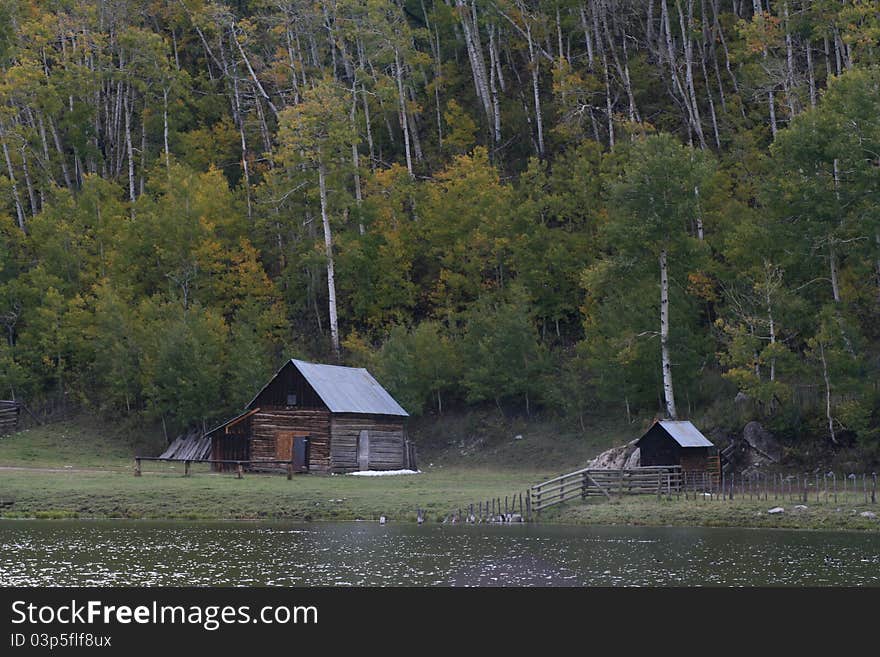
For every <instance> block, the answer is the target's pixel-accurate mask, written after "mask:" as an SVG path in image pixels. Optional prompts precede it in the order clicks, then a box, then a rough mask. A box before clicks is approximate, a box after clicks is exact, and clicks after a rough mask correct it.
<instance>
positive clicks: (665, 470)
mask: <svg viewBox="0 0 880 657" xmlns="http://www.w3.org/2000/svg"><path fill="white" fill-rule="evenodd" d="M686 481H688V480H687V479H686V476H685V473H683V472H682V469H681V466H678V465H673V466H653V467H644V468H629V469H621V470H597V469H591V468H584V469H583V470H576V471H575V472H570V473H568V474H564V475H560V476H559V477H555V478H553V479H549V480H547V481H544V482H542V483H540V484H535V485H534V486H532V487H531V488H530V489H529V497H530V502H531V509H532V511H534V512H539V511H541V510H543V509H546V508H548V507H551V506H553V505H555V504H559V503H561V502H566V501H568V500H573V499H584V500H585V499H587V498H588V497H590V496H599V497H605V498H607V499H609V500H610V499H612V495H644V494H657V495H660V494H662V493H663V492H666V493H667V494H672V493H673V492H675V493H678V492H680V491H681V490H682V488H684V487H685V483H686ZM691 484H692V482H691Z"/></svg>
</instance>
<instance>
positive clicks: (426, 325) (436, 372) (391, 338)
mask: <svg viewBox="0 0 880 657" xmlns="http://www.w3.org/2000/svg"><path fill="white" fill-rule="evenodd" d="M458 350H459V345H457V344H456V343H455V342H453V341H452V340H451V339H450V338H449V337H448V336H447V335H445V332H444V330H443V327H442V326H441V325H440V324H439V323H438V322H430V321H428V322H422V323H421V324H419V325H418V326H417V327H416V328H415V329H413V330H412V331H407V330H406V329H404V328H403V327H400V326H396V327H394V328H393V329H391V331H390V332H389V334H388V339H387V340H386V341H385V343H384V344H383V345H382V350H381V351H380V352H379V354H378V357H377V363H376V370H377V376H378V377H379V379H380V380H381V381H382V383H383V385H386V386H387V387H388V390H389V391H391V394H392V395H393V396H394V398H395V399H397V400H398V402H399V403H400V404H401V405H402V406H403V407H404V408H405V409H406V410H407V412H409V414H410V415H416V416H417V415H421V414H423V413H424V412H425V411H426V410H428V409H431V410H433V411H435V412H437V413H438V414H442V413H443V404H444V398H447V397H448V396H449V395H450V394H452V395H454V394H455V392H456V390H457V388H458V385H459V381H460V377H461V370H462V363H461V360H460V357H459V351H458Z"/></svg>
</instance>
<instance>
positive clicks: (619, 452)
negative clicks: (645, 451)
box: [585, 440, 639, 470]
mask: <svg viewBox="0 0 880 657" xmlns="http://www.w3.org/2000/svg"><path fill="white" fill-rule="evenodd" d="M638 451H639V450H638V448H637V447H636V441H635V440H633V441H630V442H628V443H627V444H626V445H620V446H618V447H612V448H611V449H607V450H605V451H604V452H602V453H601V454H599V456H597V457H596V458H594V459H593V460H592V461H590V462H589V463H587V465H586V466H585V467H587V468H589V469H591V470H620V469H621V468H628V467H636V466H632V465H628V464H629V463H630V460H631V458H632V457H633V454H634V453H635V454H638Z"/></svg>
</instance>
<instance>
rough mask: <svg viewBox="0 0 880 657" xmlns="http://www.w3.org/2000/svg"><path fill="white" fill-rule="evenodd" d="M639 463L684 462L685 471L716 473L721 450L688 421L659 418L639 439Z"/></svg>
mask: <svg viewBox="0 0 880 657" xmlns="http://www.w3.org/2000/svg"><path fill="white" fill-rule="evenodd" d="M636 446H637V447H638V448H639V453H640V457H639V465H641V466H642V467H647V466H655V465H680V466H681V469H682V472H683V473H685V476H686V478H687V473H703V472H709V473H710V474H715V472H716V470H717V464H718V456H717V454H718V450H717V449H716V448H715V445H713V444H712V442H711V441H710V440H709V439H708V438H706V436H704V435H703V434H702V433H700V430H699V429H697V428H696V427H695V426H694V425H693V424H692V423H691V422H689V421H687V420H659V421H657V422H654V424H653V425H652V426H651V428H650V429H648V430H647V431H646V432H645V434H644V435H643V436H642V437H641V438H639V439H638V440H637V441H636Z"/></svg>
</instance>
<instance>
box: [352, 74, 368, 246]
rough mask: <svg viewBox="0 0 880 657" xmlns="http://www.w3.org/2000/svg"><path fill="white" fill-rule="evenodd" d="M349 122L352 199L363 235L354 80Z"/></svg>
mask: <svg viewBox="0 0 880 657" xmlns="http://www.w3.org/2000/svg"><path fill="white" fill-rule="evenodd" d="M349 120H350V121H351V131H352V134H354V135H355V138H354V139H353V140H352V142H351V164H352V168H353V169H354V198H355V202H356V203H357V208H358V232H360V234H361V235H363V234H364V233H365V232H366V231H365V230H364V219H363V216H361V203H362V201H363V197H362V194H361V160H360V153H358V139H357V79H356V78H355V79H354V80H353V81H352V83H351V112H350V113H349Z"/></svg>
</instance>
